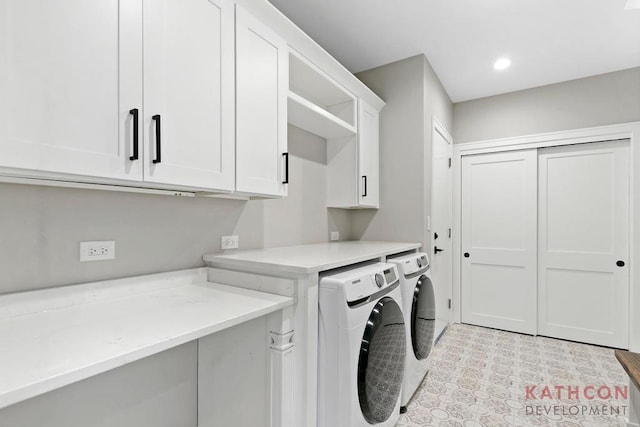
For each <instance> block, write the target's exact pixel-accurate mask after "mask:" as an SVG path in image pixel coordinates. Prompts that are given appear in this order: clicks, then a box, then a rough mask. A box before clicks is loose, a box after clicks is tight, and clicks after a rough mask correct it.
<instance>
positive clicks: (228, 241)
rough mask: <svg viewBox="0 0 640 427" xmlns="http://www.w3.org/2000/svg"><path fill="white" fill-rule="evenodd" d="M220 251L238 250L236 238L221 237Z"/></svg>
mask: <svg viewBox="0 0 640 427" xmlns="http://www.w3.org/2000/svg"><path fill="white" fill-rule="evenodd" d="M220 248H221V249H223V250H224V249H238V236H237V235H236V236H222V239H221V242H220Z"/></svg>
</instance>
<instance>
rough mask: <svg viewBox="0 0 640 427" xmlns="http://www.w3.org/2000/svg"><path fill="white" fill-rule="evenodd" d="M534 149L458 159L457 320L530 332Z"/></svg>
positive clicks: (532, 327) (533, 290) (533, 299)
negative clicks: (459, 273)
mask: <svg viewBox="0 0 640 427" xmlns="http://www.w3.org/2000/svg"><path fill="white" fill-rule="evenodd" d="M536 162H537V153H536V150H522V151H513V152H506V153H497V154H482V155H473V156H466V157H464V158H463V159H462V251H463V253H464V255H463V257H462V276H461V279H462V321H463V322H464V323H471V324H475V325H480V326H488V327H492V328H499V329H505V330H509V331H514V332H523V333H528V334H534V333H535V332H536V248H537V244H536V226H537V222H536V213H537V207H536V201H537V192H536V185H537V178H536V173H537V163H536Z"/></svg>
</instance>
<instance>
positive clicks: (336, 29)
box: [270, 0, 640, 102]
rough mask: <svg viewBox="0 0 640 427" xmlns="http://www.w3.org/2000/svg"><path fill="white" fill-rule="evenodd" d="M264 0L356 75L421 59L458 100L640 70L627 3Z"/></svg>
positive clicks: (638, 12)
mask: <svg viewBox="0 0 640 427" xmlns="http://www.w3.org/2000/svg"><path fill="white" fill-rule="evenodd" d="M270 1H271V3H273V4H274V5H275V6H276V7H277V8H279V9H280V10H281V11H282V12H283V13H284V14H285V15H287V16H288V17H289V18H290V19H291V20H292V21H293V22H295V23H296V24H297V25H298V26H299V27H300V28H302V29H303V30H304V31H305V32H306V33H307V34H309V35H310V36H311V37H312V38H313V39H315V40H316V41H317V42H318V43H319V44H320V45H321V46H323V47H324V48H325V49H326V50H328V51H329V52H330V53H331V54H332V55H333V56H335V57H336V58H337V59H338V60H339V61H340V62H342V64H344V65H345V66H346V67H347V68H348V69H349V70H350V71H352V72H358V71H362V70H366V69H369V68H373V67H376V66H379V65H383V64H387V63H389V62H393V61H397V60H400V59H404V58H407V57H409V56H413V55H417V54H420V53H424V54H425V55H426V56H427V58H428V59H429V62H430V63H431V65H432V66H433V68H434V69H435V71H436V73H437V74H438V76H439V77H440V80H441V81H442V84H443V85H444V87H445V89H446V90H447V93H448V94H449V96H450V97H451V100H452V101H454V102H460V101H465V100H469V99H474V98H481V97H484V96H490V95H496V94H500V93H506V92H512V91H515V90H520V89H526V88H530V87H536V86H543V85H547V84H551V83H557V82H561V81H566V80H573V79H576V78H580V77H586V76H592V75H596V74H602V73H607V72H610V71H615V70H622V69H626V68H632V67H636V66H640V9H635V10H624V6H625V4H626V0H270ZM503 56H506V57H509V58H510V59H511V61H512V65H511V67H510V68H509V69H507V70H505V71H501V72H498V71H495V70H494V69H493V63H494V62H495V60H496V59H498V58H500V57H503Z"/></svg>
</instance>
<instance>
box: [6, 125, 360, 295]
mask: <svg viewBox="0 0 640 427" xmlns="http://www.w3.org/2000/svg"><path fill="white" fill-rule="evenodd" d="M289 150H290V153H291V158H290V162H291V163H290V165H291V170H290V181H291V184H290V185H289V196H288V197H287V198H285V199H279V200H257V201H254V200H252V201H248V202H247V201H237V200H224V199H208V198H195V199H194V198H187V197H173V196H160V195H146V194H133V193H117V192H110V191H97V190H77V189H65V188H51V187H37V186H30V185H15V184H0V200H1V205H0V206H1V207H0V271H2V274H1V275H0V294H1V293H7V292H14V291H24V290H29V289H35V288H44V287H50V286H59V285H64V284H71V283H81V282H87V281H96V280H106V279H111V278H118V277H126V276H133V275H140V274H148V273H157V272H162V271H170V270H177V269H184V268H192V267H200V266H203V265H204V263H203V262H202V255H203V254H205V253H212V252H220V236H222V235H228V234H238V235H239V236H240V248H241V249H243V248H244V249H247V248H261V247H272V246H280V245H293V244H304V243H313V242H321V241H327V240H328V238H329V233H330V231H340V234H341V237H342V238H343V239H348V238H349V237H350V235H351V232H350V219H349V213H348V212H345V211H340V210H327V208H326V204H325V200H326V154H325V152H326V151H325V143H324V140H323V139H321V138H319V137H317V136H315V135H312V134H310V133H307V132H305V131H303V130H301V129H297V128H294V127H289ZM85 240H115V241H116V259H115V260H113V261H104V262H83V263H80V262H79V261H78V257H79V253H78V247H79V242H80V241H85Z"/></svg>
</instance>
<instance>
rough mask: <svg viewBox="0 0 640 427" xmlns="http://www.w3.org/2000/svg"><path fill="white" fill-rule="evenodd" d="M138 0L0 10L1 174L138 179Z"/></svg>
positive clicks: (69, 1) (35, 2)
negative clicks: (29, 172)
mask: <svg viewBox="0 0 640 427" xmlns="http://www.w3.org/2000/svg"><path fill="white" fill-rule="evenodd" d="M141 25H142V1H141V0H120V1H118V0H100V1H86V0H47V1H42V0H0V153H1V155H0V167H2V166H4V167H10V168H20V169H30V170H35V171H46V172H57V173H68V174H78V175H87V176H98V177H107V178H118V179H134V180H139V179H141V178H142V165H141V162H140V161H132V160H130V159H129V157H130V156H131V155H132V154H133V147H132V139H133V138H132V137H133V124H132V115H130V114H129V110H131V109H134V108H137V109H140V108H142V79H141V77H142V31H141Z"/></svg>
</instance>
